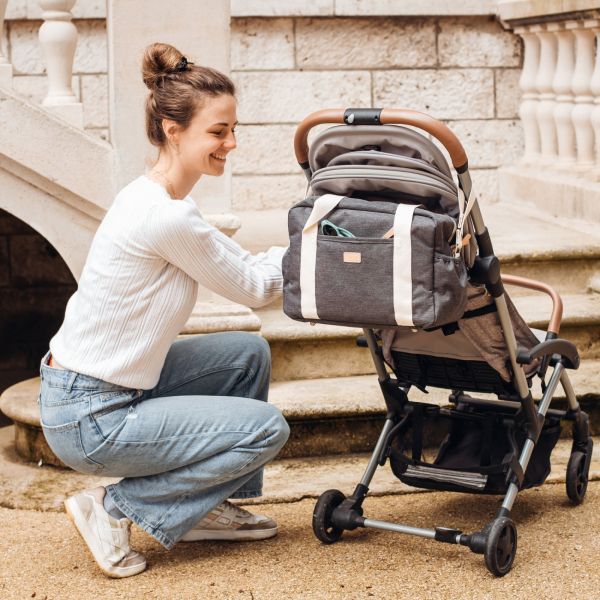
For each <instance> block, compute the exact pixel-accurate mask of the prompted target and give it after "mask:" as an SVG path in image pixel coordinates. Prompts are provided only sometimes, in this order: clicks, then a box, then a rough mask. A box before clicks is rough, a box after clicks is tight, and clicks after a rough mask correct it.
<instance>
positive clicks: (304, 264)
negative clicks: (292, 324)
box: [300, 194, 344, 319]
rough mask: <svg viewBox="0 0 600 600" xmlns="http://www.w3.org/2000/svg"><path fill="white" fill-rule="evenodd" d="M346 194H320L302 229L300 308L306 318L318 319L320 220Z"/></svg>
mask: <svg viewBox="0 0 600 600" xmlns="http://www.w3.org/2000/svg"><path fill="white" fill-rule="evenodd" d="M342 198H344V196H337V195H335V194H325V195H324V196H319V197H318V198H317V199H316V200H315V203H314V205H313V209H312V212H311V213H310V215H309V217H308V220H307V221H306V223H305V225H304V228H303V229H302V246H301V250H300V310H301V312H302V316H303V317H304V318H305V319H318V318H319V315H318V314H317V296H316V276H317V234H318V232H319V227H318V225H319V221H321V220H322V219H324V218H325V217H326V216H327V215H328V214H329V213H330V212H331V211H332V210H333V209H334V208H335V207H336V206H337V205H338V204H339V202H340V200H342Z"/></svg>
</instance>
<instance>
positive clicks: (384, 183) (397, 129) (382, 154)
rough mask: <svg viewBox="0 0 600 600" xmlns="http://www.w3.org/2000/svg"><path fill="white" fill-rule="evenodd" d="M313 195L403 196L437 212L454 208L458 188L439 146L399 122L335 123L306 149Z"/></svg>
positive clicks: (447, 211)
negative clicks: (369, 124) (365, 124)
mask: <svg viewBox="0 0 600 600" xmlns="http://www.w3.org/2000/svg"><path fill="white" fill-rule="evenodd" d="M309 165H310V168H311V171H312V173H313V176H312V179H311V188H312V190H313V193H315V194H323V193H334V194H340V195H346V196H351V195H353V194H354V193H360V194H362V197H364V196H365V195H367V196H368V195H371V194H373V195H379V196H382V195H383V196H387V197H389V198H390V199H393V198H394V197H395V196H401V197H402V201H410V200H411V199H413V200H414V201H415V202H417V203H420V202H424V203H425V204H427V205H428V206H429V207H430V208H433V206H432V205H435V204H437V205H439V207H440V208H441V212H445V213H449V214H454V213H455V212H456V210H457V189H456V184H455V183H454V181H453V180H452V176H451V172H450V168H449V166H448V163H447V162H446V159H445V158H444V155H443V154H442V152H441V151H440V150H439V148H438V147H437V146H436V145H435V144H434V143H433V142H432V141H431V140H429V139H428V138H426V137H425V136H424V135H422V134H420V133H418V132H416V131H413V130H412V129H409V128H407V127H402V126H398V125H383V126H382V125H375V126H363V127H353V126H349V125H339V126H336V127H331V128H329V129H327V130H325V131H323V132H321V133H320V134H319V135H318V136H317V137H316V138H315V139H314V141H313V142H312V144H311V146H310V150H309Z"/></svg>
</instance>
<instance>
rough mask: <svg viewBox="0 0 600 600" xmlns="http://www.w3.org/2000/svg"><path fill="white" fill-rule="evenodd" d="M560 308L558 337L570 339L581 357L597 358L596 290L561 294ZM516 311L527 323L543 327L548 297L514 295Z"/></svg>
mask: <svg viewBox="0 0 600 600" xmlns="http://www.w3.org/2000/svg"><path fill="white" fill-rule="evenodd" d="M562 300H563V304H564V312H563V319H562V325H561V330H560V337H563V338H565V339H568V340H570V341H572V342H573V343H574V344H575V345H576V346H577V349H578V351H579V355H580V356H581V357H582V358H600V294H598V293H596V292H592V293H589V294H566V295H563V296H562ZM514 302H515V305H516V307H517V309H518V310H519V313H520V314H521V315H522V316H523V318H524V319H525V320H526V321H527V323H528V324H529V326H530V327H535V328H539V329H545V328H546V327H547V326H548V320H549V316H550V312H551V308H552V301H551V299H550V297H549V296H546V295H545V294H538V295H536V296H522V297H515V298H514Z"/></svg>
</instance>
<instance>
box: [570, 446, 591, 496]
mask: <svg viewBox="0 0 600 600" xmlns="http://www.w3.org/2000/svg"><path fill="white" fill-rule="evenodd" d="M586 458H587V457H586V455H585V453H584V452H581V451H580V450H575V451H574V452H571V456H570V457H569V464H568V465H567V496H568V497H569V500H570V501H571V502H572V503H573V504H575V505H577V504H581V503H582V502H583V499H584V498H585V493H586V491H587V486H588V474H589V467H588V468H587V469H586V468H585V463H586Z"/></svg>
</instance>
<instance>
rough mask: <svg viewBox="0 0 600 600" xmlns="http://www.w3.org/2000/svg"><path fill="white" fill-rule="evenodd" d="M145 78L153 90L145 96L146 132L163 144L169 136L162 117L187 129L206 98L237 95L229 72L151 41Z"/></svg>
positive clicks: (154, 141) (168, 46) (151, 140)
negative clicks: (221, 71) (190, 60)
mask: <svg viewBox="0 0 600 600" xmlns="http://www.w3.org/2000/svg"><path fill="white" fill-rule="evenodd" d="M142 77H143V80H144V83H145V84H146V87H147V88H148V89H149V90H150V93H149V94H148V97H147V98H146V133H147V135H148V139H149V140H150V143H151V144H153V145H155V146H159V147H162V146H164V145H165V143H166V141H167V139H166V136H165V132H164V130H163V128H162V120H163V119H171V120H172V121H175V122H176V123H177V124H178V125H180V126H181V128H182V129H186V128H187V127H188V125H189V124H190V121H191V120H192V117H193V116H194V114H195V112H196V110H198V108H201V107H202V105H203V104H204V101H205V100H206V98H207V97H213V98H214V97H216V96H221V95H223V94H229V95H231V96H234V95H235V86H234V85H233V82H232V81H231V79H229V77H227V75H224V74H223V73H220V72H219V71H216V70H215V69H210V68H208V67H200V66H198V65H195V64H193V63H191V62H188V60H187V59H186V58H185V57H184V56H183V54H181V52H179V50H177V49H176V48H174V47H173V46H170V45H169V44H158V43H157V44H150V46H148V47H147V48H146V50H145V52H144V60H143V62H142Z"/></svg>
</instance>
